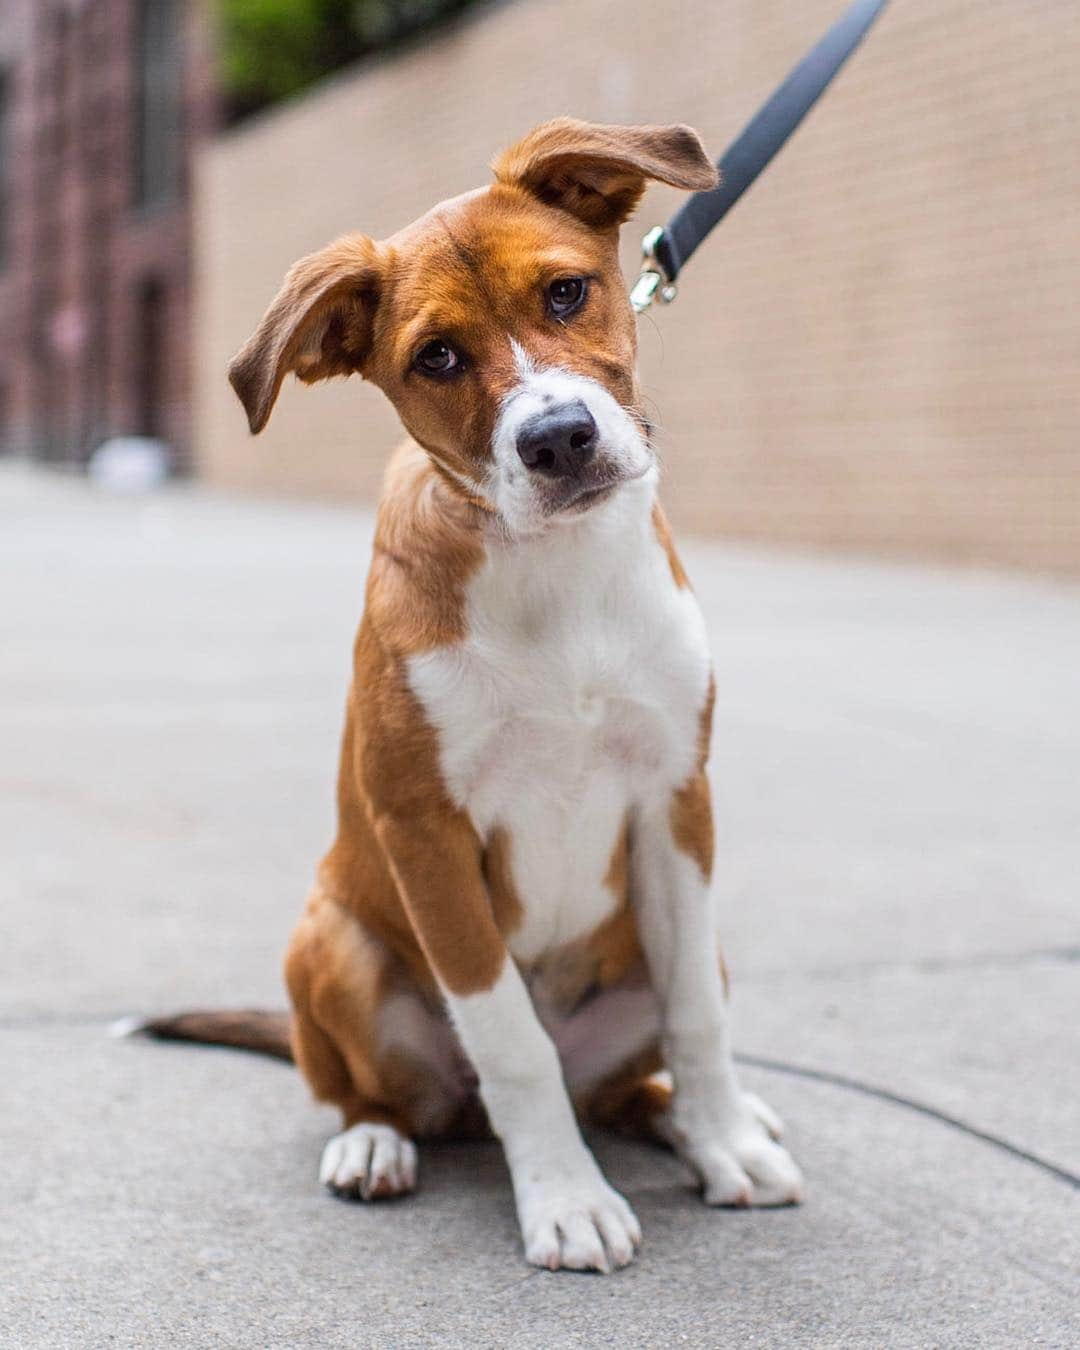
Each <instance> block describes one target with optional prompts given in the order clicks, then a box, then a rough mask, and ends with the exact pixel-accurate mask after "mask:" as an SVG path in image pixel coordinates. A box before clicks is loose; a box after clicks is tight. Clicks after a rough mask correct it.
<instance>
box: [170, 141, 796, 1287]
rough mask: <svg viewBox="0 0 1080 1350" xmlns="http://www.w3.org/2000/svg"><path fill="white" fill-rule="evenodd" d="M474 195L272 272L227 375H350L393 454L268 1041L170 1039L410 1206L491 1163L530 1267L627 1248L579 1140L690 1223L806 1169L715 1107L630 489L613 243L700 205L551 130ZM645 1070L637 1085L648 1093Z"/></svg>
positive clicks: (709, 1019) (253, 1036)
mask: <svg viewBox="0 0 1080 1350" xmlns="http://www.w3.org/2000/svg"><path fill="white" fill-rule="evenodd" d="M494 173H495V181H494V183H493V184H492V185H490V186H488V187H485V188H481V189H478V190H476V191H474V192H469V193H466V194H465V195H464V196H461V197H456V198H454V199H453V200H451V201H446V202H443V203H441V204H440V205H439V206H436V207H434V208H433V209H432V210H431V211H429V212H428V213H427V214H426V215H424V216H422V217H421V218H420V219H419V220H417V221H415V222H414V223H413V224H411V225H409V226H407V227H406V228H405V229H403V230H402V231H400V232H399V233H398V234H395V235H393V236H392V237H391V238H389V239H386V240H383V241H381V242H377V241H376V240H373V239H370V238H368V237H367V236H365V235H360V234H355V235H349V236H347V237H345V238H343V239H340V240H338V241H337V242H336V243H334V244H331V245H330V246H329V247H327V248H325V249H323V250H322V251H321V252H319V253H315V254H313V255H312V256H310V257H308V258H304V259H303V260H302V261H300V262H298V263H297V264H296V265H295V266H294V267H293V268H292V270H291V271H290V272H289V274H288V276H287V277H286V279H285V283H284V285H283V287H282V289H281V291H280V293H279V294H278V296H277V298H276V299H275V300H274V302H273V303H272V305H271V306H270V308H269V310H268V311H267V313H266V315H265V317H264V318H263V320H262V322H261V323H260V324H259V326H258V328H257V329H256V331H255V333H254V335H253V336H252V337H251V339H250V340H249V341H248V342H247V343H246V344H245V346H244V347H243V349H242V350H241V351H240V353H239V354H238V355H237V357H236V359H235V360H234V361H233V363H232V366H231V368H230V379H231V381H232V384H233V386H234V388H235V390H236V392H237V394H238V395H239V397H240V400H241V402H242V403H243V405H244V408H245V410H246V412H247V415H248V418H249V421H250V425H251V430H252V431H253V432H258V431H260V430H261V429H262V428H263V426H264V425H265V424H266V421H267V419H268V418H269V417H270V414H271V410H272V409H273V406H274V402H275V399H276V398H277V395H278V391H279V389H280V387H281V382H282V380H283V379H284V377H285V376H286V375H287V374H288V373H289V372H292V373H293V374H295V375H297V376H299V378H300V379H301V380H304V381H309V382H310V381H315V380H322V379H326V378H328V377H329V376H332V375H347V374H351V373H353V372H357V373H359V374H360V375H361V376H362V377H363V378H365V379H368V380H371V381H372V382H373V383H374V384H376V385H378V386H379V388H381V389H382V390H383V391H384V392H385V394H386V395H387V397H388V398H389V399H390V400H391V402H392V403H393V404H394V407H395V408H396V409H397V411H398V413H399V415H400V417H401V421H402V423H403V424H404V426H405V429H406V431H407V432H408V434H409V440H408V442H407V443H406V444H405V445H404V446H403V447H402V448H401V449H400V450H399V451H398V452H397V453H396V454H395V456H394V457H393V459H392V461H391V463H390V466H389V470H388V473H387V476H386V484H385V490H384V493H383V498H382V502H381V505H380V507H379V512H378V522H377V526H376V535H375V549H374V556H373V558H372V562H371V570H370V575H369V578H368V583H367V598H366V605H365V609H364V615H363V619H362V621H361V624H360V631H359V635H358V637H357V640H356V647H355V663H354V671H353V680H352V687H351V689H350V691H349V695H348V706H347V712H346V720H345V733H344V743H343V746H342V753H341V766H340V772H339V777H338V809H339V828H338V834H337V838H336V840H335V842H334V845H333V847H332V848H331V850H330V852H329V853H328V854H327V856H326V858H325V859H324V860H323V862H322V864H321V866H320V868H319V870H318V874H317V880H316V883H315V887H314V890H313V891H312V893H311V896H310V898H309V899H308V902H307V907H306V910H305V912H304V914H303V917H302V918H301V920H300V922H299V925H298V926H297V928H296V931H295V933H294V935H293V938H292V941H291V944H290V946H289V950H288V955H287V958H286V966H285V971H286V979H287V984H288V988H289V993H290V996H291V1000H292V1006H293V1011H292V1017H291V1024H290V1029H289V1036H290V1040H289V1045H288V1046H286V1044H285V1041H284V1030H283V1029H280V1028H279V1030H278V1031H275V1030H274V1027H275V1026H276V1025H277V1024H274V1023H272V1019H271V1023H267V1022H266V1021H265V1019H263V1021H260V1020H259V1019H258V1018H252V1019H246V1020H245V1018H244V1017H243V1016H241V1017H240V1018H239V1019H238V1020H237V1019H235V1018H234V1019H233V1022H232V1023H230V1022H229V1021H228V1019H224V1020H222V1019H221V1018H220V1017H219V1018H218V1019H217V1020H216V1021H215V1020H214V1018H213V1017H210V1018H209V1019H207V1018H205V1017H204V1018H202V1020H201V1021H200V1019H199V1017H198V1016H196V1017H195V1018H194V1020H193V1021H189V1022H188V1023H187V1024H186V1026H185V1025H183V1023H184V1019H179V1020H178V1021H174V1022H173V1023H172V1024H171V1026H166V1025H165V1024H164V1023H159V1024H158V1025H157V1028H156V1029H157V1030H159V1031H161V1032H163V1033H164V1034H170V1033H171V1034H178V1035H191V1036H195V1037H197V1038H201V1039H216V1040H219V1041H225V1042H231V1043H243V1044H249V1045H255V1046H258V1047H259V1048H262V1049H270V1050H275V1049H276V1050H277V1051H278V1052H279V1053H282V1054H286V1055H287V1054H289V1053H290V1051H291V1054H292V1056H293V1057H294V1058H295V1060H296V1062H297V1063H298V1064H299V1066H300V1068H301V1070H302V1071H303V1073H304V1075H305V1077H306V1078H307V1080H308V1082H309V1084H310V1085H311V1088H312V1090H313V1091H314V1093H315V1095H316V1096H317V1097H319V1098H320V1099H322V1100H324V1101H327V1102H332V1103H334V1104H335V1105H337V1106H338V1107H340V1109H341V1112H342V1117H343V1126H344V1128H343V1132H342V1133H341V1134H339V1135H337V1136H336V1137H335V1138H333V1139H331V1140H330V1142H329V1143H328V1144H327V1145H326V1148H325V1151H324V1153H323V1156H322V1166H321V1173H320V1175H321V1178H322V1180H323V1182H325V1184H326V1185H327V1186H328V1187H330V1188H331V1189H332V1190H333V1191H335V1192H337V1193H339V1194H341V1195H348V1196H358V1197H360V1198H362V1199H365V1200H374V1199H377V1198H381V1197H385V1196H395V1195H400V1194H402V1193H404V1192H407V1191H410V1190H412V1189H413V1187H414V1186H415V1184H416V1171H417V1157H416V1149H415V1146H414V1143H413V1140H415V1139H430V1138H434V1137H441V1136H448V1135H458V1136H460V1135H462V1134H466V1135H468V1134H475V1133H477V1132H482V1131H486V1130H488V1129H489V1128H490V1130H493V1131H494V1133H495V1134H496V1135H497V1136H498V1138H499V1139H500V1140H501V1141H502V1145H503V1148H504V1149H505V1152H506V1158H507V1162H508V1164H509V1167H510V1172H511V1176H512V1179H513V1188H514V1197H515V1200H516V1204H517V1213H518V1217H519V1220H520V1224H521V1232H522V1237H523V1240H524V1245H525V1255H526V1257H527V1258H528V1260H529V1261H530V1262H532V1263H534V1264H535V1265H538V1266H546V1267H550V1268H551V1269H558V1268H570V1269H574V1270H602V1271H607V1270H611V1269H612V1268H614V1267H618V1266H625V1265H626V1264H627V1263H628V1262H629V1261H631V1259H632V1258H633V1256H634V1252H635V1249H636V1248H637V1247H638V1245H639V1243H640V1240H641V1230H640V1228H639V1225H638V1221H637V1219H636V1218H635V1216H634V1214H633V1211H632V1210H631V1208H630V1206H629V1205H628V1204H627V1202H626V1201H625V1199H623V1197H622V1196H621V1195H619V1194H618V1193H617V1192H616V1191H615V1190H613V1189H612V1187H611V1186H610V1185H609V1184H608V1183H607V1181H606V1180H605V1179H604V1177H603V1175H602V1174H601V1172H600V1169H599V1167H598V1166H597V1164H596V1161H595V1159H594V1158H593V1155H592V1154H591V1152H590V1151H589V1149H588V1147H587V1145H586V1144H585V1142H584V1140H583V1139H582V1135H581V1132H580V1129H579V1123H578V1122H579V1120H584V1121H587V1122H590V1123H594V1124H597V1125H600V1126H607V1127H613V1128H618V1129H633V1130H635V1131H638V1132H645V1133H647V1134H649V1135H651V1136H653V1137H655V1138H657V1139H659V1140H662V1141H664V1142H665V1143H666V1144H668V1145H670V1146H671V1147H672V1148H674V1149H675V1151H676V1152H677V1153H678V1154H679V1156H680V1157H681V1158H683V1159H684V1160H685V1161H686V1163H687V1164H688V1165H689V1166H690V1168H691V1169H692V1170H693V1172H694V1173H695V1174H696V1176H697V1177H698V1179H699V1180H700V1183H701V1187H702V1192H703V1195H704V1199H705V1202H706V1204H709V1205H739V1206H742V1205H780V1204H788V1203H791V1202H795V1201H797V1200H799V1198H800V1196H801V1191H802V1181H801V1178H800V1175H799V1171H798V1169H797V1167H796V1166H795V1164H794V1162H793V1161H792V1159H791V1158H790V1156H789V1155H788V1153H787V1152H786V1151H785V1150H784V1149H783V1148H782V1147H781V1146H780V1144H779V1143H778V1142H777V1137H778V1135H779V1127H778V1124H777V1121H776V1118H775V1116H774V1115H773V1113H772V1112H771V1111H770V1110H769V1109H768V1107H766V1106H765V1105H764V1103H762V1102H761V1101H760V1100H758V1099H757V1098H756V1097H753V1096H751V1095H750V1094H748V1093H744V1092H743V1091H741V1089H740V1087H739V1084H738V1081H737V1078H736V1074H735V1070H734V1068H733V1065H732V1057H731V1045H730V1036H729V1031H728V1016H727V1011H726V1007H725V992H726V991H725V976H724V973H723V966H722V961H721V958H720V955H719V951H718V948H717V943H716V937H715V932H714V918H713V911H712V907H711V904H710V899H709V878H710V872H711V868H712V861H713V826H712V819H711V813H710V800H709V784H708V780H707V778H706V775H705V761H706V757H707V755H708V749H709V735H710V719H711V712H712V703H713V682H712V675H711V672H710V658H709V647H708V643H707V641H706V635H705V630H704V626H703V622H702V617H701V613H700V611H699V609H698V606H697V603H696V601H695V599H694V595H693V593H692V591H691V589H690V586H689V583H688V581H687V577H686V574H685V572H684V571H683V568H682V566H681V564H680V562H679V559H678V556H677V555H676V553H675V550H674V547H673V545H672V542H671V536H670V533H669V530H668V526H667V522H666V520H665V518H664V515H663V512H662V511H661V509H660V505H659V503H658V501H657V466H656V458H655V455H654V452H653V449H652V447H651V445H650V428H649V423H648V419H647V418H646V415H645V412H644V410H643V406H642V401H641V395H640V392H639V389H638V385H637V380H636V375H635V355H636V334H635V322H634V317H633V315H632V313H631V310H630V306H629V303H628V300H627V295H626V288H625V285H624V282H623V278H622V276H621V274H620V270H619V260H618V232H619V227H620V225H621V223H622V222H623V221H624V220H625V219H626V218H627V216H628V215H629V214H630V212H631V211H632V210H633V208H634V207H635V205H636V204H637V202H638V199H639V198H640V196H641V194H642V192H643V190H644V188H645V185H646V182H647V180H650V179H655V180H658V181H660V182H662V183H668V184H671V185H673V186H675V187H679V188H684V189H700V188H707V187H710V186H712V184H713V183H714V182H715V177H716V175H715V171H714V169H713V167H712V164H711V163H710V161H709V159H708V157H707V156H706V154H705V152H704V150H703V148H702V146H701V143H700V141H699V140H698V138H697V136H696V135H695V133H694V132H692V131H691V130H689V129H688V128H686V127H683V126H667V127H611V126H594V125H589V124H586V123H583V122H577V121H572V120H569V119H560V120H558V121H554V122H548V123H546V124H545V125H543V126H540V127H538V128H537V129H536V130H535V131H533V132H531V133H530V134H529V135H528V136H526V137H525V138H524V139H523V140H521V141H519V142H518V143H517V144H516V145H514V146H512V147H511V148H510V149H509V150H507V151H506V152H505V153H503V154H502V155H500V156H499V157H498V159H497V160H496V161H495V164H494ZM662 1070H664V1071H666V1072H660V1071H662Z"/></svg>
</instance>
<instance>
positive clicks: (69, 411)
mask: <svg viewBox="0 0 1080 1350" xmlns="http://www.w3.org/2000/svg"><path fill="white" fill-rule="evenodd" d="M138 23H139V4H138V2H137V0H0V34H2V37H0V66H2V68H3V69H4V71H5V72H6V84H7V89H8V98H7V103H8V113H7V118H6V121H7V127H6V137H7V149H6V156H5V159H6V165H7V178H8V182H7V190H6V199H7V203H8V205H7V212H6V216H7V219H6V222H5V226H6V240H7V248H6V250H5V255H4V258H3V262H2V263H0V311H2V312H3V314H4V316H5V322H4V324H3V325H2V326H0V400H2V408H3V424H2V427H0V444H2V446H3V448H4V449H5V450H7V451H9V452H15V453H22V454H27V455H31V456H34V457H36V458H40V459H46V460H53V461H61V462H72V463H80V462H82V461H84V460H85V459H86V457H87V456H88V455H89V454H90V453H91V451H92V450H93V449H94V447H95V446H96V445H97V444H99V443H100V441H101V440H102V439H104V438H105V437H106V436H110V435H117V434H126V433H140V432H145V433H153V434H157V435H160V436H162V437H163V438H164V439H165V440H166V441H167V442H168V443H169V445H170V447H171V448H172V451H173V454H174V458H175V462H176V464H177V466H178V467H182V466H183V465H184V464H185V462H186V460H187V456H188V453H189V445H190V434H191V432H190V422H191V419H190V413H189V408H190V391H189V386H190V361H189V352H190V232H191V231H190V209H189V200H190V178H191V172H190V170H191V162H192V148H193V146H194V145H195V143H196V142H197V141H198V140H199V139H200V137H201V136H202V135H203V134H205V132H206V131H207V130H208V129H209V127H210V126H211V124H212V121H213V115H214V100H213V94H212V89H211V81H210V70H211V64H210V61H209V59H208V51H209V48H208V43H207V39H206V32H205V24H204V22H203V14H202V11H201V7H200V5H198V4H196V3H187V4H181V5H180V6H179V10H178V34H179V41H178V43H177V53H178V62H177V70H176V79H177V81H178V98H177V102H178V107H179V110H180V116H179V119H178V125H179V127H180V132H179V135H180V138H181V151H180V156H179V158H180V169H179V173H178V176H177V184H176V191H175V193H174V194H173V195H172V197H171V199H170V200H168V201H167V202H165V203H162V204H160V205H156V206H141V205H139V204H138V203H137V200H136V198H137V188H136V172H137V153H136V140H137V116H138V113H137V110H138V98H139V78H138V63H137V59H136V53H137V46H138ZM148 307H152V309H153V313H152V314H150V313H148V312H147V310H148ZM155 335H156V336H155ZM151 337H154V339H155V340H154V341H153V343H151V342H149V341H148V338H151Z"/></svg>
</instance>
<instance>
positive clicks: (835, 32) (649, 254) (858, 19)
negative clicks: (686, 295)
mask: <svg viewBox="0 0 1080 1350" xmlns="http://www.w3.org/2000/svg"><path fill="white" fill-rule="evenodd" d="M886 3H887V0H855V3H854V4H853V5H851V6H850V8H849V9H848V10H847V12H846V13H845V14H843V15H842V16H841V17H840V18H839V19H837V21H836V23H834V24H833V26H832V27H831V28H830V29H829V31H828V32H827V33H826V34H825V36H824V37H823V38H822V39H821V40H820V41H819V42H818V44H817V46H816V47H814V48H813V50H812V51H810V52H809V53H807V55H806V56H804V57H803V59H802V60H801V61H800V62H799V64H798V65H797V66H796V67H795V69H794V70H793V71H792V72H791V74H790V75H789V76H788V77H787V79H786V80H785V81H784V82H783V84H781V85H780V87H779V88H778V89H777V90H776V92H775V93H774V94H773V95H772V97H771V98H770V99H769V101H768V102H767V103H766V104H765V105H764V106H763V107H762V108H760V109H759V110H758V112H757V113H756V114H755V115H754V117H753V118H752V119H751V120H750V122H749V123H747V125H746V127H745V128H744V129H743V131H742V133H741V134H740V135H739V136H738V138H737V139H736V140H735V141H734V142H733V143H732V144H731V145H730V146H729V147H728V149H727V150H725V151H724V153H723V155H722V156H721V157H720V159H719V160H718V161H717V165H716V167H717V169H719V171H720V184H719V186H718V187H714V188H711V189H710V190H709V191H708V192H695V193H694V195H693V196H692V197H690V198H688V199H687V201H686V202H685V203H684V204H683V205H682V206H681V207H680V208H679V210H678V211H676V212H675V214H674V215H673V216H672V217H671V219H670V220H669V221H668V223H667V224H666V225H664V226H657V227H656V228H655V229H652V230H650V231H649V233H648V234H647V235H646V236H645V238H644V240H643V241H642V251H643V253H644V255H645V257H644V262H643V264H642V273H641V276H640V277H638V279H637V282H636V283H635V285H634V288H633V290H632V291H631V293H630V303H631V304H632V305H633V307H634V309H635V311H636V312H637V313H639V314H640V313H641V312H642V311H643V310H646V309H648V307H649V305H650V304H652V302H653V300H654V299H655V298H656V297H657V296H659V298H660V299H661V300H663V301H664V302H665V303H667V302H669V301H671V300H674V298H675V279H676V277H677V276H678V275H679V273H680V272H681V271H682V269H683V268H684V267H685V266H686V264H687V262H688V261H689V260H690V257H691V255H692V254H693V253H694V251H695V250H696V249H697V247H698V245H699V244H701V243H702V241H703V240H705V239H706V238H707V237H708V235H709V233H710V232H711V231H712V230H713V229H714V228H715V227H716V226H717V225H718V224H719V223H720V221H722V220H723V218H724V217H725V216H726V215H727V213H728V212H729V211H730V210H731V208H732V207H733V206H734V205H735V203H736V202H737V201H738V200H739V198H740V197H741V196H742V195H743V193H744V192H745V191H746V189H747V188H748V187H750V185H751V184H752V183H753V182H754V180H755V179H756V178H757V176H758V174H760V173H761V171H762V170H763V169H764V168H765V167H766V165H767V164H768V163H769V161H770V160H771V159H772V158H773V156H774V155H775V154H776V153H777V152H778V151H779V150H780V149H781V148H782V147H783V145H784V143H785V142H786V141H787V140H788V138H789V137H790V136H791V134H792V133H793V132H794V131H795V129H796V127H797V126H798V125H799V123H800V122H801V121H802V120H803V118H804V117H805V116H806V114H807V113H808V112H809V111H810V109H811V108H812V107H813V106H814V104H815V103H816V102H817V101H818V99H819V98H820V97H821V95H822V94H823V93H824V92H825V90H826V89H827V88H828V87H829V85H830V84H831V82H832V80H833V78H834V77H835V76H836V74H837V72H838V71H839V70H840V68H841V66H843V64H844V62H845V61H846V60H847V59H848V57H849V56H850V55H851V53H852V52H853V51H854V50H855V48H856V47H857V46H858V45H859V43H860V42H861V41H862V39H863V38H864V37H865V35H866V33H867V31H868V30H869V28H870V26H871V25H872V24H873V22H874V20H875V19H876V18H877V17H878V15H879V14H880V13H881V11H882V10H883V9H884V8H885V5H886Z"/></svg>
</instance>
